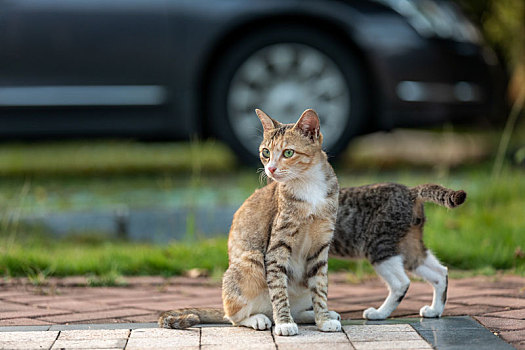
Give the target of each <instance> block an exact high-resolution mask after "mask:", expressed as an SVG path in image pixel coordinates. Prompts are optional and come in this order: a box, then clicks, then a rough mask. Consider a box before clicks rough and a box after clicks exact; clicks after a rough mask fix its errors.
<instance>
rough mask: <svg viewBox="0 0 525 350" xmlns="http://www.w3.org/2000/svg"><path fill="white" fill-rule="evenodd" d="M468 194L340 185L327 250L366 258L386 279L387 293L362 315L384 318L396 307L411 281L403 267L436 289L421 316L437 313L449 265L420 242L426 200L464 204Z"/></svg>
mask: <svg viewBox="0 0 525 350" xmlns="http://www.w3.org/2000/svg"><path fill="white" fill-rule="evenodd" d="M466 196H467V194H466V193H465V192H464V191H453V190H450V189H447V188H444V187H441V186H438V185H420V186H416V187H413V188H408V187H406V186H403V185H399V184H392V183H387V184H377V185H369V186H362V187H354V188H352V187H350V188H343V189H341V192H340V193H339V210H338V214H337V224H336V228H335V232H334V240H333V242H332V244H331V246H330V254H331V256H334V257H340V258H367V259H368V260H369V261H370V262H371V263H372V265H373V266H374V269H375V271H376V273H377V274H378V275H379V276H380V277H381V278H382V279H383V280H384V281H385V282H386V284H387V285H388V289H389V294H388V297H387V298H386V299H385V301H384V302H383V304H382V305H381V306H380V307H379V309H375V308H369V309H367V310H365V311H364V313H363V317H364V318H366V319H369V320H382V319H385V318H387V317H388V316H390V314H391V313H392V312H393V311H394V310H395V309H396V307H397V306H398V305H399V303H400V302H401V300H403V297H404V296H405V293H406V292H407V290H408V287H409V285H410V279H409V278H408V276H407V274H406V273H405V270H408V271H410V272H412V273H414V274H415V275H417V276H419V277H421V278H423V279H424V280H425V281H427V282H428V283H430V284H431V285H432V286H433V288H434V296H433V300H432V305H430V306H428V305H426V306H423V307H422V308H421V310H420V311H419V313H420V315H421V316H423V317H440V316H441V314H442V313H443V309H444V308H445V302H446V299H447V285H448V274H447V268H446V267H444V266H443V265H441V264H440V263H439V262H438V260H437V259H436V258H435V257H434V255H432V253H431V252H430V250H428V249H427V248H426V247H425V245H424V243H423V240H422V238H423V225H424V223H425V215H424V212H423V203H424V202H427V201H429V202H434V203H436V204H439V205H443V206H445V207H447V208H454V207H456V206H458V205H460V204H462V203H463V202H464V201H465V199H466Z"/></svg>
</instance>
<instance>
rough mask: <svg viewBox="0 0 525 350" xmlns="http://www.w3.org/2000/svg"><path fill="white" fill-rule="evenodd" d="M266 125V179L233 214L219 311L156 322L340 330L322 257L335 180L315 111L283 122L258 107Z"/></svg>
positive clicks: (331, 222) (175, 314) (176, 313)
mask: <svg viewBox="0 0 525 350" xmlns="http://www.w3.org/2000/svg"><path fill="white" fill-rule="evenodd" d="M256 113H257V115H258V116H259V119H260V120H261V123H262V125H263V129H264V139H263V141H262V143H261V147H260V154H261V161H262V163H263V165H264V169H265V174H266V175H267V176H268V178H269V184H268V185H266V186H265V187H263V188H261V189H258V190H256V191H255V193H253V194H252V195H251V196H250V197H249V198H248V199H247V200H246V201H245V202H244V203H243V205H242V206H241V207H240V208H239V210H238V211H237V212H236V213H235V215H234V218H233V222H232V225H231V229H230V234H229V239H228V255H229V267H228V269H227V271H226V272H225V273H224V276H223V286H222V300H223V306H224V313H215V314H212V315H211V316H213V317H211V316H210V312H211V311H210V310H207V311H206V310H191V311H187V310H173V311H167V312H165V313H164V314H162V315H161V317H160V319H159V325H160V326H161V327H166V328H185V327H188V326H191V325H193V324H195V323H196V322H197V323H202V322H205V321H206V320H204V319H203V317H202V316H203V315H207V316H210V317H209V318H208V319H209V320H213V321H217V320H220V319H221V318H222V317H223V316H224V317H225V318H226V319H227V320H229V321H230V322H231V323H232V324H234V325H237V326H245V327H251V328H254V329H258V330H264V329H269V328H271V326H272V321H273V322H274V323H275V328H274V332H275V334H277V335H283V336H289V335H295V334H297V333H298V328H297V323H313V322H315V323H316V324H317V326H318V328H319V329H320V330H322V331H340V330H341V323H340V322H339V320H340V317H339V315H338V314H337V313H335V312H333V311H329V310H328V307H327V283H328V282H327V261H328V250H329V246H330V242H331V240H332V236H333V231H334V227H335V220H336V216H337V205H338V197H339V185H338V183H337V178H336V176H335V174H334V171H333V169H332V167H331V166H330V164H329V163H328V161H327V157H326V154H325V153H324V152H323V151H322V148H321V146H322V135H321V133H320V131H319V128H320V124H319V118H318V116H317V114H316V113H315V112H314V111H313V110H307V111H305V112H304V113H303V114H302V116H301V118H300V119H299V120H298V122H297V123H295V124H281V123H279V122H277V121H275V120H273V119H272V118H270V117H269V116H268V115H266V114H265V113H264V112H262V111H260V110H256Z"/></svg>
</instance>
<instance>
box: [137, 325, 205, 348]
mask: <svg viewBox="0 0 525 350" xmlns="http://www.w3.org/2000/svg"><path fill="white" fill-rule="evenodd" d="M200 332H201V330H200V328H196V327H191V328H188V329H166V328H138V329H133V330H132V331H131V334H130V335H129V339H130V340H132V339H170V338H178V339H186V340H189V341H194V340H195V339H197V340H199V338H200ZM197 345H199V343H198V342H197Z"/></svg>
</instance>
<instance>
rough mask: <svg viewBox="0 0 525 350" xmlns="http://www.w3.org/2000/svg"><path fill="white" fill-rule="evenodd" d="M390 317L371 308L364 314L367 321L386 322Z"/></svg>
mask: <svg viewBox="0 0 525 350" xmlns="http://www.w3.org/2000/svg"><path fill="white" fill-rule="evenodd" d="M387 317H388V315H385V314H383V313H382V312H381V311H379V310H377V309H376V308H373V307H369V308H368V309H366V310H365V311H364V312H363V318H366V319H367V320H384V319H385V318H387Z"/></svg>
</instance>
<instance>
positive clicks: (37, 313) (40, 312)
mask: <svg viewBox="0 0 525 350" xmlns="http://www.w3.org/2000/svg"><path fill="white" fill-rule="evenodd" d="M68 313H70V311H67V310H60V309H39V308H36V307H33V308H30V309H27V310H23V311H8V312H2V313H0V319H9V318H26V317H47V316H53V315H61V314H68Z"/></svg>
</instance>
